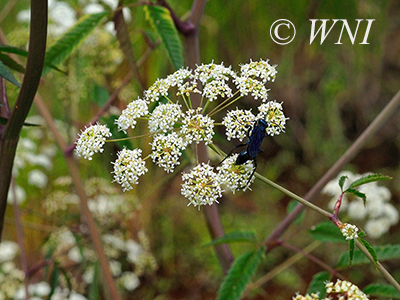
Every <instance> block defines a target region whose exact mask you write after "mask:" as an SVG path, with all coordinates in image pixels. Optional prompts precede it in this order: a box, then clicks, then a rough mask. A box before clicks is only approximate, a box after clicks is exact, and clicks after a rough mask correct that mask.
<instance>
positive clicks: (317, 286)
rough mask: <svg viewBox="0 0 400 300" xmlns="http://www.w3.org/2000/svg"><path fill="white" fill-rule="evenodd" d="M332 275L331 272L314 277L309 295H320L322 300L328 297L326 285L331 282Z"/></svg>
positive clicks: (309, 288)
mask: <svg viewBox="0 0 400 300" xmlns="http://www.w3.org/2000/svg"><path fill="white" fill-rule="evenodd" d="M330 276H331V274H330V273H329V272H325V271H324V272H319V273H317V274H315V275H314V276H313V279H312V281H311V283H310V285H309V286H308V290H307V294H309V295H311V294H313V293H314V294H318V295H319V298H320V299H324V298H325V296H326V289H325V283H326V282H327V281H329V278H330Z"/></svg>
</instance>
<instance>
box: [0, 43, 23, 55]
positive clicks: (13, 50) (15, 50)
mask: <svg viewBox="0 0 400 300" xmlns="http://www.w3.org/2000/svg"><path fill="white" fill-rule="evenodd" d="M0 52H6V53H13V54H18V55H20V56H24V57H27V56H28V51H26V50H23V49H21V48H17V47H13V46H9V45H0Z"/></svg>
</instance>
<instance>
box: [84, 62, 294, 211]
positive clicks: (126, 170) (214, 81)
mask: <svg viewBox="0 0 400 300" xmlns="http://www.w3.org/2000/svg"><path fill="white" fill-rule="evenodd" d="M276 74H277V71H276V66H273V65H271V64H269V62H268V60H260V61H250V63H247V64H243V65H241V66H240V71H239V72H236V71H234V70H232V68H231V67H230V66H224V65H223V64H215V63H214V62H212V63H209V64H202V65H199V66H197V67H196V68H195V69H194V70H190V69H188V68H182V69H180V70H178V71H176V72H174V73H173V74H170V75H168V76H167V77H166V78H160V79H157V80H156V81H155V83H154V84H153V85H151V86H150V87H149V88H148V89H147V90H146V91H145V92H144V94H143V98H138V99H137V100H134V101H132V102H131V103H129V104H128V106H127V108H126V109H125V110H123V111H122V113H121V115H120V116H119V118H118V119H117V120H116V121H115V124H117V126H118V130H120V131H123V132H124V133H126V134H128V135H131V134H132V133H133V132H134V130H136V129H135V128H136V125H137V123H138V122H139V121H140V122H147V128H148V130H149V135H150V136H151V138H152V141H151V142H150V145H151V153H148V154H147V155H145V156H144V158H142V151H141V150H140V149H135V150H129V149H123V150H122V151H120V152H119V153H118V158H117V160H116V161H115V162H114V163H113V164H114V172H113V174H114V181H116V182H118V183H119V184H121V186H122V188H123V190H124V191H128V190H130V189H132V188H133V185H135V184H137V183H138V182H139V177H140V176H141V175H143V174H144V173H146V172H147V168H146V166H145V161H146V160H147V159H149V158H151V160H152V161H153V162H154V163H155V164H156V165H157V166H159V167H161V168H163V169H164V170H165V171H166V172H168V173H170V172H173V171H174V170H175V167H176V166H177V165H179V164H180V159H181V156H182V152H183V151H184V150H185V149H187V148H188V147H190V145H193V144H198V143H205V144H206V145H209V146H212V148H213V149H217V146H216V145H214V144H213V138H214V133H215V132H214V129H215V127H216V126H221V125H223V126H225V128H226V138H227V140H231V139H238V140H239V141H243V140H244V139H245V138H247V137H248V136H249V132H250V129H251V128H252V127H253V126H254V124H255V122H257V121H258V120H259V119H263V120H264V121H265V123H264V122H263V124H267V125H266V127H265V134H267V135H270V136H273V135H278V134H280V133H282V132H284V130H285V125H286V120H287V118H286V117H285V115H284V113H283V107H282V103H279V102H276V101H275V100H274V101H269V102H268V101H267V100H268V91H269V89H268V88H267V87H266V86H265V85H266V83H267V82H273V81H274V80H275V77H276ZM194 94H196V95H197V97H198V96H200V97H201V104H200V106H198V107H193V103H192V101H191V100H192V99H191V97H192V95H194ZM243 96H247V97H253V98H254V100H261V105H260V106H259V107H258V113H257V114H256V115H254V114H253V113H252V112H251V110H242V109H238V108H236V109H234V110H230V111H227V112H226V116H225V117H224V118H223V120H215V119H214V116H215V115H216V113H217V112H221V111H223V110H224V109H225V108H227V107H229V106H231V105H233V104H234V103H235V102H236V101H238V100H239V99H240V98H242V97H243ZM154 102H157V103H155V104H154ZM221 121H222V123H221ZM90 128H91V127H89V128H88V129H87V130H89V129H90ZM142 128H143V127H142ZM103 130H105V129H103ZM108 134H109V133H107V132H106V133H103V134H102V135H96V136H98V138H99V139H100V140H99V141H93V142H92V143H93V147H95V148H93V149H91V145H90V143H88V142H86V144H85V145H86V148H85V149H83V150H80V151H76V153H77V155H80V156H82V157H84V158H87V159H90V158H91V155H93V153H96V152H101V151H102V149H101V147H102V146H103V145H104V142H105V138H104V137H108V136H109V135H108ZM84 137H85V135H84V134H82V135H81V136H80V139H79V141H78V142H77V145H81V144H82V143H83V142H85V141H87V139H84ZM77 148H78V146H77ZM81 148H82V147H80V148H79V149H81ZM86 153H87V154H86ZM235 158H236V156H232V157H229V158H227V159H226V160H225V161H224V162H223V163H222V164H221V165H220V166H218V167H217V168H213V167H211V166H210V165H209V164H208V163H204V162H202V163H200V164H198V165H197V166H196V167H194V168H193V169H192V170H191V171H189V172H184V173H183V175H182V181H183V183H182V189H181V193H182V195H184V196H185V197H186V198H187V199H188V200H189V202H190V204H193V205H194V206H200V205H211V204H213V203H215V202H218V201H217V199H218V198H219V197H221V195H222V192H223V189H222V187H221V185H223V186H225V187H227V188H228V189H229V190H231V191H232V192H235V191H236V190H237V189H239V188H244V189H247V188H248V186H247V184H248V183H252V182H253V181H254V178H250V176H251V175H252V174H253V171H254V165H253V162H252V161H251V160H249V161H247V162H245V163H244V164H239V165H236V164H235V163H236V160H235Z"/></svg>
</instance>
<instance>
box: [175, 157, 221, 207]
mask: <svg viewBox="0 0 400 300" xmlns="http://www.w3.org/2000/svg"><path fill="white" fill-rule="evenodd" d="M182 181H183V184H182V190H181V193H182V195H183V196H185V197H186V198H187V199H189V205H190V204H193V206H195V207H196V206H198V205H199V206H200V205H207V204H208V205H211V204H213V203H214V202H217V203H218V201H217V198H220V197H222V192H223V190H222V188H221V185H220V184H219V182H218V179H217V174H216V173H215V172H214V170H213V168H212V167H211V166H210V165H208V164H205V163H201V164H199V165H197V166H196V167H194V168H193V169H192V170H191V171H190V172H189V173H183V175H182Z"/></svg>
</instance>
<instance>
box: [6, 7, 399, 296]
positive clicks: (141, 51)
mask: <svg viewBox="0 0 400 300" xmlns="http://www.w3.org/2000/svg"><path fill="white" fill-rule="evenodd" d="M59 2H61V1H59ZM65 2H66V3H68V4H69V5H70V6H71V7H72V8H73V9H74V10H75V11H76V13H77V14H76V17H77V18H79V17H80V16H81V15H82V14H83V9H84V4H83V3H84V1H78V0H70V1H65ZM99 4H100V5H102V6H103V7H104V9H106V10H110V12H111V9H110V7H109V6H108V5H106V4H105V3H103V2H99ZM169 4H170V5H171V7H172V8H173V10H175V12H176V14H177V15H178V16H180V17H182V18H183V19H184V18H185V17H187V16H188V14H189V10H190V8H191V4H192V1H189V0H183V1H169ZM124 5H125V6H127V7H128V8H129V11H130V16H131V17H130V20H128V22H127V24H128V29H129V33H130V39H131V42H132V47H133V51H134V56H135V58H136V59H137V60H138V61H139V62H140V63H141V67H140V73H141V76H142V78H143V81H144V85H145V88H146V87H148V86H150V85H151V84H152V83H153V82H154V81H155V80H156V79H157V78H158V77H161V78H163V77H166V76H167V75H168V74H169V73H171V72H173V69H172V66H171V64H170V62H169V60H168V57H167V55H166V51H165V49H164V48H163V47H162V46H161V45H158V46H156V47H155V49H154V51H152V52H151V54H150V55H149V56H148V57H147V54H146V51H147V49H149V45H148V43H147V42H146V39H150V40H152V41H153V42H154V43H155V44H157V42H156V41H157V37H156V35H155V33H154V32H153V31H152V29H151V27H150V26H149V24H148V22H147V21H146V20H145V16H144V12H143V8H142V6H141V5H140V3H139V2H136V1H125V3H124ZM27 8H28V2H26V1H15V0H9V1H4V0H3V1H1V2H0V11H1V13H0V27H1V29H2V31H3V33H4V35H5V37H6V38H7V40H8V43H9V45H12V46H17V47H22V48H25V47H26V46H27V45H26V43H27V39H28V35H29V31H28V29H29V28H28V25H27V23H23V22H17V21H16V20H17V16H18V13H20V12H21V11H22V10H24V9H27ZM281 18H285V19H288V20H291V21H292V22H293V23H294V25H295V26H296V29H297V35H296V37H295V39H294V40H293V42H292V43H290V44H288V45H278V44H276V43H274V42H273V41H272V40H271V38H270V36H269V29H270V26H271V24H272V23H273V22H274V21H275V20H277V19H281ZM111 19H112V15H111V14H110V16H109V17H108V21H110V20H111ZM309 19H346V20H348V21H349V24H350V26H351V27H352V28H354V26H355V24H356V22H355V19H375V21H374V22H373V24H372V27H371V31H370V33H369V37H368V42H369V44H368V45H361V44H360V43H361V41H362V39H363V37H364V32H365V28H366V21H364V22H361V25H360V29H359V34H358V35H357V38H356V42H355V43H354V45H352V44H351V42H350V40H349V38H348V36H347V35H346V34H344V36H343V37H342V43H343V44H341V45H337V44H335V43H336V42H337V39H338V36H339V34H340V29H341V26H338V25H336V26H335V27H334V29H333V30H332V32H331V33H330V34H329V36H328V38H327V40H325V42H324V43H323V44H320V43H319V39H318V38H317V39H316V40H315V41H314V42H313V43H312V44H311V45H310V31H311V22H310V21H309ZM51 22H53V23H55V22H54V20H53V21H52V20H51ZM399 32H400V3H399V2H398V1H389V0H378V1H376V0H365V1H355V0H350V1H349V0H346V1H345V0H334V1H318V0H314V1H304V0H299V1H262V0H249V1H241V0H231V1H229V2H227V1H216V0H214V1H209V2H208V4H207V6H206V10H205V15H204V17H203V19H202V24H201V30H200V54H201V62H202V63H210V62H212V61H214V62H215V63H220V62H223V63H224V65H232V67H233V69H235V70H238V69H239V64H241V63H246V62H248V61H249V60H250V59H253V60H258V59H260V58H262V59H270V63H271V64H277V65H278V68H277V70H278V75H277V79H276V81H275V82H273V83H269V84H268V87H269V88H270V89H271V91H270V99H271V100H273V99H276V100H277V101H278V102H280V101H283V102H284V104H283V105H284V109H285V114H286V116H288V117H289V118H290V120H289V121H288V125H287V130H286V134H283V135H280V136H277V137H268V138H266V139H265V140H264V143H263V145H262V148H263V149H264V152H263V153H261V154H260V158H259V159H258V164H259V166H258V169H257V171H258V172H259V173H261V174H262V175H264V176H266V177H268V178H269V179H272V180H274V181H276V182H277V183H279V184H281V185H283V186H284V187H286V188H288V189H289V190H291V191H293V192H294V193H296V194H298V195H304V194H305V193H306V192H307V191H308V190H309V189H310V188H311V187H312V186H313V184H314V183H315V182H316V181H317V180H318V179H319V178H320V177H321V176H322V175H323V174H324V172H325V171H326V170H327V169H328V168H329V167H330V166H331V165H332V164H333V163H334V162H335V161H336V160H337V159H338V158H339V157H340V156H341V154H343V153H344V151H345V150H346V149H347V148H348V147H349V146H350V145H351V144H352V142H353V141H354V140H355V139H356V138H357V137H358V136H359V135H360V134H361V133H362V131H363V130H364V129H365V128H366V127H367V126H368V124H370V123H371V122H372V121H373V119H374V118H375V117H376V115H377V114H378V113H379V112H380V110H381V109H383V107H384V106H385V105H386V104H387V103H388V101H389V100H390V99H391V97H392V96H393V95H394V94H395V93H396V92H397V91H398V89H399V87H400V84H399V83H400V59H399V58H400V51H399V50H400V38H399V37H400V35H399ZM56 39H57V36H55V35H52V34H50V35H49V43H48V44H49V45H51V44H52V43H53V42H54V41H55V40H56ZM61 69H62V70H63V71H65V73H60V72H55V71H52V72H51V73H49V74H48V75H46V76H45V77H44V78H43V81H42V83H41V86H40V88H39V92H40V94H41V96H42V97H43V98H44V99H45V101H46V103H47V105H48V107H49V108H50V110H51V111H52V114H53V116H54V118H55V119H57V120H59V121H58V122H59V125H60V130H61V131H62V132H63V134H64V136H65V137H66V139H67V140H68V141H69V142H70V143H73V142H74V140H75V138H76V134H77V133H78V132H79V130H80V129H82V128H83V127H84V125H85V124H87V122H88V121H89V120H90V119H91V118H92V116H93V115H95V114H96V112H97V111H98V110H99V108H100V107H101V106H102V105H103V104H104V103H105V101H106V100H107V99H108V97H109V96H110V95H111V93H112V92H113V91H114V90H115V89H116V88H117V87H118V86H119V85H120V83H121V81H122V80H123V78H124V77H125V76H126V74H127V73H128V71H129V67H128V64H127V63H126V61H125V60H124V56H123V54H122V51H121V50H120V49H119V45H118V41H117V39H116V38H115V37H114V36H113V35H112V34H110V33H108V32H107V31H105V30H104V28H103V26H101V27H99V28H97V29H96V30H95V31H94V32H93V33H92V34H91V35H90V36H89V37H88V38H87V39H86V40H85V41H84V42H83V43H82V44H81V45H80V46H79V47H78V48H77V49H76V50H75V51H74V52H73V54H72V55H71V56H70V57H69V58H68V60H67V61H66V62H65V63H64V64H63V65H62V66H61ZM7 89H8V98H9V101H10V103H11V104H12V103H13V102H14V101H15V99H16V95H17V92H18V90H17V88H15V87H14V86H12V85H11V84H8V83H7ZM141 95H142V91H141V90H140V86H139V85H138V84H137V83H136V82H135V80H132V81H131V82H130V83H129V85H128V86H127V87H126V88H124V89H123V90H122V92H121V93H120V95H119V97H118V103H117V109H123V108H124V107H125V106H126V105H127V104H128V103H129V102H130V101H132V100H134V99H137V97H141ZM257 105H258V103H257V102H256V101H254V100H252V99H244V100H243V101H241V102H239V103H238V106H241V107H243V108H246V109H248V108H253V110H254V111H255V107H256V106H257ZM117 109H116V111H113V110H110V111H109V112H107V114H106V115H105V116H104V117H103V119H102V120H101V121H102V122H104V123H108V124H111V123H112V122H113V119H114V118H115V115H116V114H117V112H118V110H117ZM31 114H32V115H37V112H36V111H35V109H33V110H32V113H31ZM399 125H400V123H399V118H398V115H396V116H395V118H393V119H392V120H391V121H390V122H389V123H387V124H386V125H385V126H384V127H383V129H381V130H380V131H379V133H378V134H377V135H375V136H374V138H373V139H372V140H370V141H369V143H368V144H367V146H366V147H365V148H364V149H363V150H362V151H361V153H360V154H359V155H357V157H355V158H354V159H353V160H352V162H351V164H349V165H348V166H346V169H348V170H352V171H353V172H355V173H364V172H376V173H383V174H387V175H390V176H393V180H392V181H391V182H385V185H386V186H387V187H389V189H390V190H391V192H392V199H391V203H392V204H393V205H395V206H396V207H397V208H398V207H399V193H400V188H399V187H400V182H399V176H398V174H399V157H400V156H399V149H400V140H399V135H398V129H399ZM41 130H42V135H43V137H41V138H39V139H37V140H35V143H36V144H37V145H40V146H41V147H43V146H44V145H49V146H51V145H53V144H54V141H53V140H52V137H51V136H48V133H47V132H46V128H45V127H42V128H41ZM144 130H145V128H144V124H143V126H142V127H141V125H140V124H139V126H138V128H136V129H135V131H134V134H137V135H140V134H142V133H143V131H144ZM31 131H32V129H31V128H25V129H24V130H23V133H22V135H23V136H26V137H28V136H29V135H30V132H31ZM216 140H217V141H218V146H220V147H221V148H222V149H223V150H224V151H229V150H230V149H231V148H232V147H233V145H234V144H235V142H230V143H229V142H227V141H226V140H225V139H224V137H223V129H222V128H221V129H220V130H219V136H218V137H216ZM148 143H149V140H146V139H135V140H132V144H134V145H137V146H139V145H140V146H141V148H142V149H146V147H147V149H149V147H150V146H149V145H148ZM115 147H116V146H113V145H108V147H107V148H106V152H105V155H97V156H95V157H94V159H93V161H90V162H87V161H82V162H80V166H81V172H82V176H83V177H84V178H85V179H86V180H89V179H90V178H93V177H101V178H103V179H105V180H106V181H107V182H111V181H112V176H111V174H110V172H111V169H112V165H111V164H110V161H112V160H114V159H113V156H114V155H115V150H116V148H115ZM50 159H51V161H52V167H51V168H48V169H46V170H45V171H44V172H45V173H46V176H47V177H48V181H47V184H46V185H45V186H44V187H42V188H38V187H35V186H32V185H29V184H28V180H27V174H28V172H29V170H30V169H29V167H28V166H25V168H22V169H21V170H20V171H19V174H18V175H17V176H16V183H17V184H18V185H19V186H21V187H23V189H24V190H25V192H26V200H25V201H24V202H23V203H22V204H21V209H22V213H23V226H24V234H25V244H26V246H27V249H28V253H27V255H28V258H29V262H30V263H29V266H30V267H33V266H34V265H35V262H38V261H40V260H41V259H42V258H43V256H42V255H43V249H42V245H43V244H44V242H45V241H46V240H47V239H48V235H49V234H50V232H52V231H54V230H55V229H57V228H60V227H62V226H68V227H69V228H71V229H72V230H75V231H79V230H80V229H79V228H78V227H79V226H78V225H79V213H78V211H79V210H78V209H77V208H76V207H75V208H69V209H68V210H64V211H63V213H59V214H57V215H51V214H48V213H47V212H46V210H44V209H43V205H44V203H46V199H49V198H50V197H51V195H53V194H54V192H55V191H57V190H59V189H60V187H59V186H57V184H56V183H55V182H56V180H57V179H58V180H59V178H62V177H64V176H66V175H67V174H68V172H67V169H66V166H65V164H64V162H63V158H62V152H61V151H60V150H58V151H57V152H56V153H55V154H54V156H51V157H50ZM218 160H219V158H214V159H212V163H213V164H216V163H218ZM189 165H190V161H183V162H182V163H181V169H180V170H184V169H185V168H186V167H188V166H189ZM147 167H148V168H149V172H148V173H147V174H146V175H145V176H144V177H142V178H141V179H140V184H139V185H138V186H137V188H136V189H135V190H134V191H130V192H129V193H125V194H123V195H121V194H119V195H121V196H120V197H123V199H126V201H128V200H129V199H131V200H132V199H134V202H135V203H136V204H135V206H134V208H132V211H134V212H135V213H133V214H132V215H127V216H125V215H124V216H121V215H119V214H115V215H113V217H114V218H116V220H115V224H113V225H112V228H110V227H107V226H106V227H104V228H101V230H102V231H104V232H107V231H108V232H114V231H118V232H123V234H124V235H126V236H128V237H129V238H132V239H137V235H138V233H139V232H141V231H143V232H145V233H146V235H147V238H148V240H149V243H150V246H149V247H150V248H149V251H150V252H151V253H152V255H153V256H154V259H155V261H156V264H157V267H154V268H153V269H151V272H148V273H144V274H143V275H141V277H140V282H141V284H140V286H139V287H138V288H137V289H136V290H134V291H133V292H131V293H130V294H127V298H128V299H214V297H215V291H216V290H217V288H218V286H219V284H220V282H221V280H222V278H223V274H222V273H221V270H220V267H219V265H218V262H217V259H216V257H215V255H214V252H213V250H212V248H210V247H202V245H203V244H205V243H207V242H208V241H209V240H210V237H209V235H208V232H207V230H206V226H205V223H204V219H203V214H202V213H201V212H200V211H198V210H197V209H194V208H193V207H187V201H186V200H185V199H184V198H183V197H182V196H181V195H180V176H177V175H178V174H179V172H175V173H173V174H166V173H165V172H164V171H163V170H161V169H158V168H156V167H155V166H154V165H152V164H150V163H148V164H147ZM117 188H118V187H117ZM64 189H65V187H64ZM66 190H67V191H68V192H70V193H73V189H72V187H68V186H67V188H66ZM289 200H290V199H288V198H287V197H282V195H281V194H280V193H279V192H277V191H275V190H274V189H273V188H271V187H269V186H266V185H263V184H261V183H260V182H258V181H256V182H255V184H254V185H253V186H252V191H247V192H245V193H242V192H237V193H236V194H234V195H232V194H225V196H224V198H223V199H222V200H221V201H220V204H219V207H220V212H221V215H222V220H223V224H224V226H225V230H226V232H231V231H236V230H253V231H254V232H255V233H256V234H257V236H258V237H259V239H260V241H261V240H263V239H264V238H266V237H267V236H268V235H269V233H270V232H271V231H272V230H273V228H275V226H276V225H277V224H279V222H280V220H282V219H283V218H284V216H285V215H286V214H287V206H288V203H289ZM328 200H329V199H328V198H327V197H324V196H320V197H319V199H318V202H317V203H318V205H320V206H321V207H323V208H325V209H326V208H327V203H328ZM132 201H133V200H132ZM306 215H307V217H306V218H304V220H303V222H302V223H301V224H300V225H293V226H292V227H291V229H290V230H289V231H288V232H287V233H286V234H285V236H284V237H283V238H284V239H285V240H286V241H287V242H288V243H290V244H292V245H296V247H298V248H304V247H306V246H307V245H309V244H310V243H311V242H312V239H311V238H310V237H309V235H308V234H307V232H306V230H308V229H309V228H310V227H311V226H312V225H314V224H316V223H317V222H320V221H322V218H321V217H320V216H318V215H317V214H315V213H313V212H307V213H306ZM13 218H14V215H13V210H12V209H11V207H10V209H9V210H8V212H7V224H6V227H5V232H4V239H5V240H15V235H16V233H15V226H14V221H13ZM99 223H100V224H101V221H99ZM399 229H400V227H399V225H397V226H394V227H392V228H391V230H390V232H389V233H387V234H386V235H384V236H383V237H382V238H381V239H379V240H371V243H372V244H374V245H379V244H385V243H397V242H398V241H399V238H400V231H399ZM247 248H248V245H246V244H235V245H232V250H233V252H234V254H235V255H238V254H240V253H242V252H243V251H244V250H246V249H247ZM346 249H347V247H346V246H345V245H331V244H321V245H320V246H319V247H318V248H317V249H316V250H314V251H313V254H314V255H315V256H316V257H318V258H320V259H322V260H323V261H325V262H326V263H327V264H329V265H331V266H333V267H334V266H335V264H336V262H337V259H338V256H339V255H338V254H339V253H342V252H343V251H346ZM294 254H295V253H294V252H293V251H292V250H287V249H283V248H280V249H278V250H274V251H272V252H271V253H269V254H268V256H267V259H265V261H264V263H263V267H262V268H260V270H259V271H258V274H257V276H263V275H264V274H265V273H268V272H269V271H271V269H272V268H275V267H276V266H277V265H279V264H280V263H282V262H284V261H286V260H287V259H288V258H289V257H291V256H292V255H294ZM388 265H389V269H390V270H400V267H399V263H398V262H396V261H393V262H390V263H389V264H388ZM319 271H321V267H320V266H318V265H316V264H315V263H313V262H310V261H309V260H308V259H305V258H303V259H301V260H299V261H298V262H296V263H295V264H293V265H291V266H290V267H289V268H288V269H286V270H284V271H282V272H279V273H278V275H276V276H274V277H273V278H272V279H270V280H268V281H266V282H265V283H264V284H263V285H261V286H260V287H259V288H258V289H256V290H255V291H253V293H252V294H250V296H248V297H249V298H253V299H290V298H291V297H292V296H293V295H294V294H295V292H296V291H301V292H305V291H306V289H307V284H308V283H309V282H310V280H311V278H312V276H313V275H314V274H315V273H317V272H319ZM343 274H344V275H345V276H348V277H349V278H350V279H351V280H352V281H353V282H356V283H357V284H358V285H359V286H360V287H362V286H365V285H367V284H369V283H372V282H375V281H379V275H378V274H377V273H376V272H375V271H374V269H373V266H368V267H365V266H364V267H362V268H357V267H354V268H352V269H351V270H350V271H348V270H346V271H343ZM393 275H394V277H395V278H397V279H398V278H400V272H399V271H395V272H394V274H393ZM36 276H38V277H39V276H44V272H39V273H38V274H36ZM377 277H378V278H377ZM31 281H32V282H35V277H33V278H32V279H31Z"/></svg>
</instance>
